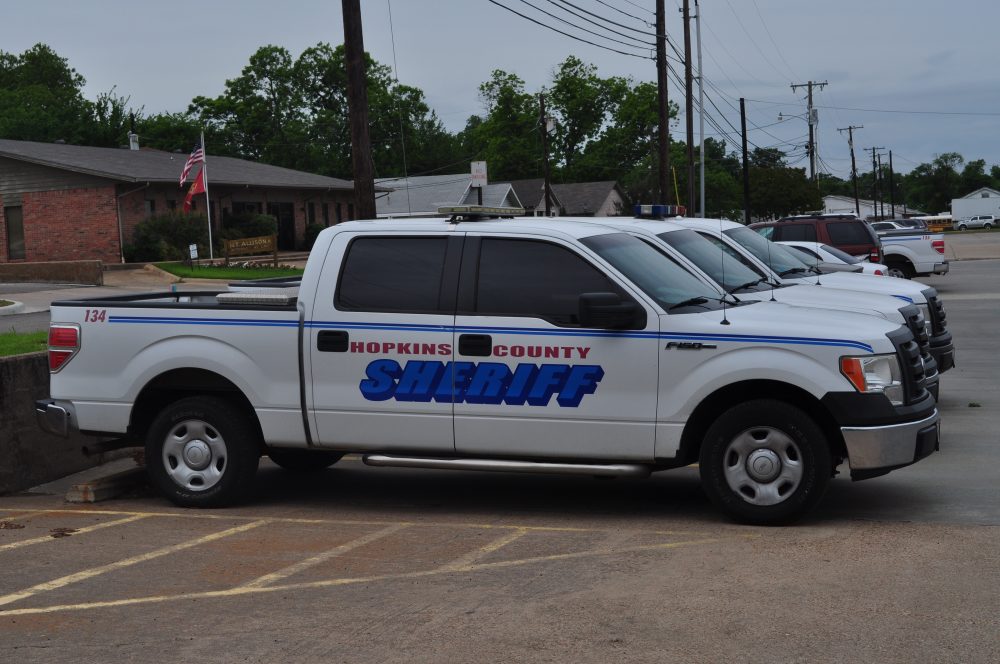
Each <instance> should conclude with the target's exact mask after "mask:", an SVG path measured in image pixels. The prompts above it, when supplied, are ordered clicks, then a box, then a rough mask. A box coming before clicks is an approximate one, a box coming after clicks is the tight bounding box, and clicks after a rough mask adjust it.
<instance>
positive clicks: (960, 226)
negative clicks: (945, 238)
mask: <svg viewBox="0 0 1000 664" xmlns="http://www.w3.org/2000/svg"><path fill="white" fill-rule="evenodd" d="M966 228H968V227H967V226H966V225H965V224H960V225H959V227H958V230H960V231H964V230H965V229H966Z"/></svg>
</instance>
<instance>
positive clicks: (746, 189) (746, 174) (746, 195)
mask: <svg viewBox="0 0 1000 664" xmlns="http://www.w3.org/2000/svg"><path fill="white" fill-rule="evenodd" d="M740 126H741V127H742V129H743V223H744V224H749V223H750V164H749V158H748V157H747V107H746V100H745V99H744V98H743V97H740Z"/></svg>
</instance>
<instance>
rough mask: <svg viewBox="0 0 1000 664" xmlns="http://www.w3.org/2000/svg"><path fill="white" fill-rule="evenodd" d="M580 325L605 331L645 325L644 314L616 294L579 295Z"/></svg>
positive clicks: (636, 306) (638, 307) (636, 305)
mask: <svg viewBox="0 0 1000 664" xmlns="http://www.w3.org/2000/svg"><path fill="white" fill-rule="evenodd" d="M579 317H580V325H582V326H583V327H596V328H600V329H605V330H625V329H628V328H635V327H640V326H641V325H642V324H644V323H645V319H646V316H645V312H644V310H643V309H642V308H641V307H640V306H639V305H638V304H636V303H635V302H631V301H629V302H626V301H623V300H622V298H621V296H620V295H618V294H617V293H583V294H582V295H580V316H579Z"/></svg>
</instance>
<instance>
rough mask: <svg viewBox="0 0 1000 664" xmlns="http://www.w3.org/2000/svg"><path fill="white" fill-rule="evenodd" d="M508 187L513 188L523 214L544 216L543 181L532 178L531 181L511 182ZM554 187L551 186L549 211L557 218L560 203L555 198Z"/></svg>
mask: <svg viewBox="0 0 1000 664" xmlns="http://www.w3.org/2000/svg"><path fill="white" fill-rule="evenodd" d="M509 184H510V186H511V187H513V188H514V193H515V194H517V197H518V199H519V200H520V201H521V206H522V207H523V208H524V214H525V216H528V217H532V216H535V217H544V216H545V179H544V178H533V179H531V180H512V181H511V182H510V183H509ZM555 187H556V185H552V191H551V198H549V209H550V210H551V211H552V215H553V216H559V215H560V214H561V213H562V212H561V211H562V207H563V205H562V201H561V200H560V199H559V197H558V196H556V192H555Z"/></svg>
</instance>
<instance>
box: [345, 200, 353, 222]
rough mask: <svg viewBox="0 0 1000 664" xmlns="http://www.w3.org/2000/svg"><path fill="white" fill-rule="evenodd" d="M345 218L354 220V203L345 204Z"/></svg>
mask: <svg viewBox="0 0 1000 664" xmlns="http://www.w3.org/2000/svg"><path fill="white" fill-rule="evenodd" d="M347 220H348V221H354V203H348V204H347Z"/></svg>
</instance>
